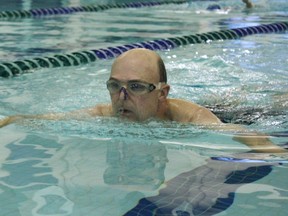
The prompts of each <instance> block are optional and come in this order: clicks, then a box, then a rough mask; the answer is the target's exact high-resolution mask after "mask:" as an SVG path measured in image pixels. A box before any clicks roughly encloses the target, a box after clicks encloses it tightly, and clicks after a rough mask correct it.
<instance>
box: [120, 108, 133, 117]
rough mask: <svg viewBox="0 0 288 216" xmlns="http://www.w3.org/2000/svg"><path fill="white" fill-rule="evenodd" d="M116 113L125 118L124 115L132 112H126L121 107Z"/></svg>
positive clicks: (126, 110)
mask: <svg viewBox="0 0 288 216" xmlns="http://www.w3.org/2000/svg"><path fill="white" fill-rule="evenodd" d="M118 113H119V114H120V115H123V116H126V115H129V114H130V113H132V112H131V111H130V110H128V109H125V108H123V107H121V108H119V109H118Z"/></svg>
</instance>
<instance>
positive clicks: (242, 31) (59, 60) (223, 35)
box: [0, 22, 288, 77]
mask: <svg viewBox="0 0 288 216" xmlns="http://www.w3.org/2000/svg"><path fill="white" fill-rule="evenodd" d="M287 30H288V22H279V23H272V24H265V25H258V26H250V27H243V28H235V29H229V30H221V31H213V32H208V33H202V34H195V35H186V36H179V37H173V38H167V39H158V40H152V41H145V42H139V43H133V44H127V45H123V46H116V47H107V48H103V49H96V50H88V51H81V52H73V53H71V54H58V55H54V56H51V57H38V58H33V59H26V60H19V61H14V62H4V63H1V64H0V77H12V76H15V75H19V74H23V73H28V72H31V71H32V70H35V69H39V68H56V67H65V66H77V65H82V64H87V63H90V62H94V61H96V60H102V59H111V58H115V57H117V56H119V55H120V54H122V53H123V52H125V51H127V50H130V49H134V48H141V47H142V48H147V49H150V50H168V49H173V48H176V47H179V46H184V45H188V44H198V43H207V42H209V41H215V40H229V39H238V38H241V37H244V36H247V35H253V34H265V33H276V32H283V31H287Z"/></svg>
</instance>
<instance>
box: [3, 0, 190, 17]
mask: <svg viewBox="0 0 288 216" xmlns="http://www.w3.org/2000/svg"><path fill="white" fill-rule="evenodd" d="M183 3H187V1H186V0H178V1H177V0H166V1H159V2H153V3H152V2H146V3H145V2H132V3H122V4H120V3H118V4H106V5H87V6H79V7H59V8H39V9H31V10H28V11H23V10H18V11H2V12H0V18H6V19H7V18H27V17H34V18H37V17H41V16H49V15H61V14H71V13H77V12H97V11H103V10H108V9H112V8H140V7H152V6H157V5H164V4H183Z"/></svg>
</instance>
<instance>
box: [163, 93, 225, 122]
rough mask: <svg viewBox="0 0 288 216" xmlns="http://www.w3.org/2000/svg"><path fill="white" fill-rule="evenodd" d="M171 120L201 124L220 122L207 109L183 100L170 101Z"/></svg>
mask: <svg viewBox="0 0 288 216" xmlns="http://www.w3.org/2000/svg"><path fill="white" fill-rule="evenodd" d="M168 109H169V112H170V118H171V119H172V120H174V121H180V122H193V123H199V124H202V123H204V124H207V123H215V122H219V121H220V120H219V119H218V118H217V117H216V116H215V115H214V114H213V113H212V112H211V111H210V110H208V109H206V108H205V107H203V106H201V105H199V104H196V103H193V102H190V101H187V100H182V99H168Z"/></svg>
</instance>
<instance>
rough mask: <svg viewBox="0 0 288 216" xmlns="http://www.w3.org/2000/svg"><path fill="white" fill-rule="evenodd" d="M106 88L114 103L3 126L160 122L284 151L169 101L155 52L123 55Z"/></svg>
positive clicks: (10, 120) (12, 119) (200, 111)
mask: <svg viewBox="0 0 288 216" xmlns="http://www.w3.org/2000/svg"><path fill="white" fill-rule="evenodd" d="M106 85H107V89H108V91H109V93H110V98H111V103H110V104H99V105H96V106H94V107H91V108H87V109H84V110H78V111H74V112H70V113H63V114H61V113H60V114H59V113H58V114H43V115H16V116H10V117H6V118H4V119H2V120H0V127H3V126H5V125H8V124H10V123H13V122H16V121H18V120H21V119H26V118H29V119H31V118H32V119H47V120H61V119H83V118H87V117H89V118H91V117H96V116H111V117H118V118H121V119H126V120H129V121H138V122H143V121H148V120H150V119H158V120H163V121H176V122H182V123H192V124H195V125H201V126H205V127H208V128H213V129H221V130H233V131H237V133H239V132H240V133H241V134H240V135H236V136H235V138H234V139H235V140H237V141H239V142H241V143H244V144H246V145H247V146H250V147H251V148H252V149H254V150H255V151H260V152H267V151H268V152H282V151H283V149H282V148H280V147H278V146H276V145H273V144H272V143H271V142H270V141H269V139H267V137H265V136H262V135H259V134H256V133H248V132H247V131H246V130H244V129H243V128H242V127H240V126H238V125H232V124H224V123H222V122H221V120H220V119H219V118H218V117H217V116H216V115H214V114H213V113H212V112H211V111H210V110H209V109H207V108H205V107H203V106H200V105H198V104H195V103H193V102H190V101H185V100H181V99H174V98H173V99H172V98H168V94H169V90H170V85H169V84H168V82H167V74H166V69H165V65H164V62H163V60H162V59H161V57H160V56H159V55H158V54H157V53H156V52H154V51H151V50H148V49H144V48H136V49H132V50H129V51H127V52H125V53H123V54H121V55H120V56H119V57H118V58H117V59H116V60H115V61H114V63H113V64H112V68H111V73H110V78H109V79H108V81H107V82H106ZM246 132H247V134H246Z"/></svg>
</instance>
